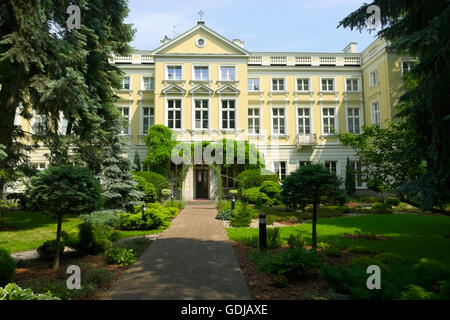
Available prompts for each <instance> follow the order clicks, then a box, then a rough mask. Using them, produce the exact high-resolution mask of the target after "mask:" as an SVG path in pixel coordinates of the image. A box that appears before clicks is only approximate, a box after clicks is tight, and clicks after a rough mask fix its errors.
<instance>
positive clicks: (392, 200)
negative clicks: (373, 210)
mask: <svg viewBox="0 0 450 320" xmlns="http://www.w3.org/2000/svg"><path fill="white" fill-rule="evenodd" d="M384 203H385V204H387V205H389V206H391V207H395V206H398V205H399V204H400V200H398V199H397V198H395V197H389V198H387V199H386V201H384Z"/></svg>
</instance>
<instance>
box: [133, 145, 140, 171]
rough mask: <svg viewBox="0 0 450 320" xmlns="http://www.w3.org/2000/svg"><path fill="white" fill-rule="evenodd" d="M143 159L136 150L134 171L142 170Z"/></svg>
mask: <svg viewBox="0 0 450 320" xmlns="http://www.w3.org/2000/svg"><path fill="white" fill-rule="evenodd" d="M141 170H142V167H141V159H140V158H139V152H138V151H137V150H136V151H135V152H134V161H133V171H141Z"/></svg>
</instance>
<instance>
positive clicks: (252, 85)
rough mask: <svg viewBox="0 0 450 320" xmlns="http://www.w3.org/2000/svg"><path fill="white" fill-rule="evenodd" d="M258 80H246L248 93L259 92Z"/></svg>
mask: <svg viewBox="0 0 450 320" xmlns="http://www.w3.org/2000/svg"><path fill="white" fill-rule="evenodd" d="M259 89H260V86H259V79H248V91H259Z"/></svg>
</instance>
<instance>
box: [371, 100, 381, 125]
mask: <svg viewBox="0 0 450 320" xmlns="http://www.w3.org/2000/svg"><path fill="white" fill-rule="evenodd" d="M371 108H372V110H371V111H372V124H377V125H380V124H381V117H380V102H378V101H375V102H372V107H371Z"/></svg>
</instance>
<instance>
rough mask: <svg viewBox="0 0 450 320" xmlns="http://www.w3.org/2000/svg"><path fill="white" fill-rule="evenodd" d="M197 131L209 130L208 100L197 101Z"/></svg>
mask: <svg viewBox="0 0 450 320" xmlns="http://www.w3.org/2000/svg"><path fill="white" fill-rule="evenodd" d="M194 103H195V110H194V113H195V129H208V128H209V109H208V100H195V102H194Z"/></svg>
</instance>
